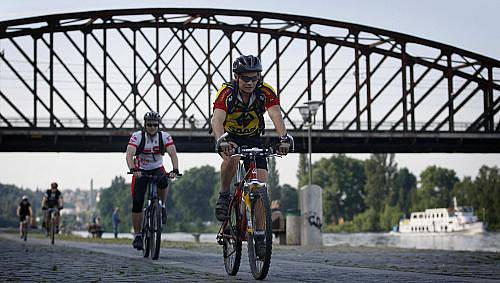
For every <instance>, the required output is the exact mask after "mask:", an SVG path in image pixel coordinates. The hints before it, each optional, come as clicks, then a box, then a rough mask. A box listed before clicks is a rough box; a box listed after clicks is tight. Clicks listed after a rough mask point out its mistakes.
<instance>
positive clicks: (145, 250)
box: [141, 208, 151, 257]
mask: <svg viewBox="0 0 500 283" xmlns="http://www.w3.org/2000/svg"><path fill="white" fill-rule="evenodd" d="M149 214H150V211H149V208H146V209H145V210H144V214H143V217H142V230H141V233H142V256H143V257H149V252H150V249H151V247H150V246H151V226H150V223H151V222H150V220H149V218H150V217H149Z"/></svg>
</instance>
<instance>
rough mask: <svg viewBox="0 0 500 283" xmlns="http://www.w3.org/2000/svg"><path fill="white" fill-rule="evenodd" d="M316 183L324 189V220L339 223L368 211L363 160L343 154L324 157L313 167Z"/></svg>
mask: <svg viewBox="0 0 500 283" xmlns="http://www.w3.org/2000/svg"><path fill="white" fill-rule="evenodd" d="M313 168H314V170H313V179H314V183H315V184H317V185H319V186H320V187H322V188H323V218H324V219H325V221H326V223H330V222H334V223H338V221H339V219H340V218H343V219H345V220H347V221H349V220H352V219H353V217H354V215H355V214H357V213H360V212H362V211H363V210H364V207H365V206H364V200H363V197H364V190H363V187H364V185H365V173H364V171H363V163H362V161H360V160H357V159H353V158H349V157H347V156H345V155H343V154H338V155H333V156H332V157H331V158H329V159H326V158H322V159H321V160H319V161H318V162H316V163H315V164H314V166H313Z"/></svg>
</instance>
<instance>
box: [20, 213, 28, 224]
mask: <svg viewBox="0 0 500 283" xmlns="http://www.w3.org/2000/svg"><path fill="white" fill-rule="evenodd" d="M26 217H29V214H21V215H19V222H23V221H24V220H26Z"/></svg>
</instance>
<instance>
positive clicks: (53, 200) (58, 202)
mask: <svg viewBox="0 0 500 283" xmlns="http://www.w3.org/2000/svg"><path fill="white" fill-rule="evenodd" d="M58 187H59V185H58V184H57V183H56V182H52V183H51V184H50V189H48V190H47V191H46V192H45V195H44V196H43V199H42V210H43V211H44V220H43V222H44V223H45V227H46V228H47V230H46V235H48V227H49V225H48V218H49V217H48V216H49V215H48V211H47V209H48V208H56V209H57V212H56V233H59V218H60V213H59V211H60V210H61V209H63V204H64V201H63V197H62V194H61V191H59V189H58Z"/></svg>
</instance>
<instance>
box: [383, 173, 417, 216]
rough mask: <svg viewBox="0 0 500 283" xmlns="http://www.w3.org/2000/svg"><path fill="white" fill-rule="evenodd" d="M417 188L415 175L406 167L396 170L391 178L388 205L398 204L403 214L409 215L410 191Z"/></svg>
mask: <svg viewBox="0 0 500 283" xmlns="http://www.w3.org/2000/svg"><path fill="white" fill-rule="evenodd" d="M416 189H417V177H415V175H413V174H412V173H410V171H409V170H408V169H407V168H403V169H400V170H398V172H396V174H395V175H394V178H393V180H392V191H391V193H390V205H392V206H396V205H397V206H399V207H400V208H401V210H402V212H403V213H404V214H405V216H407V217H409V216H410V213H411V211H410V208H411V197H412V193H413V192H414V191H415V190H416Z"/></svg>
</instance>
